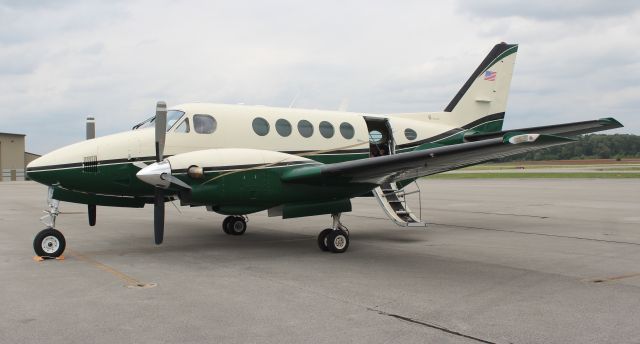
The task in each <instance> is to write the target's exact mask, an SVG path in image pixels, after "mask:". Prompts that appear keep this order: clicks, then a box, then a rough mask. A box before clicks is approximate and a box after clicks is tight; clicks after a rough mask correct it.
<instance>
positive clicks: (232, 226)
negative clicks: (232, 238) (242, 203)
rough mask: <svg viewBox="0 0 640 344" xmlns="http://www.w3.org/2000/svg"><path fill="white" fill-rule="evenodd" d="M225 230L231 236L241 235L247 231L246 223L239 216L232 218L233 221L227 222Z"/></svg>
mask: <svg viewBox="0 0 640 344" xmlns="http://www.w3.org/2000/svg"><path fill="white" fill-rule="evenodd" d="M227 230H228V231H229V234H231V235H242V234H244V232H246V231H247V222H246V221H245V220H244V218H242V217H240V216H234V217H233V220H231V221H229V224H228V225H227Z"/></svg>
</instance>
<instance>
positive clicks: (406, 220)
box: [364, 117, 426, 227]
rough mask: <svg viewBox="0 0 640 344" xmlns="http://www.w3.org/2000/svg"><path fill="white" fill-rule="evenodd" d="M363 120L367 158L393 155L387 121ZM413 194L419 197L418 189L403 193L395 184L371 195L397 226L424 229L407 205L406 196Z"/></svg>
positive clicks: (392, 144)
mask: <svg viewBox="0 0 640 344" xmlns="http://www.w3.org/2000/svg"><path fill="white" fill-rule="evenodd" d="M364 119H365V121H366V122H367V130H369V156H370V157H379V156H385V155H392V154H395V152H396V149H395V148H396V147H395V141H394V140H393V130H392V128H391V126H390V124H389V121H388V119H387V118H379V117H365V118H364ZM416 186H417V184H416ZM414 193H417V194H418V197H420V188H418V189H417V190H416V191H412V192H405V191H404V189H398V185H397V184H396V183H384V184H382V185H381V186H379V187H377V188H375V189H374V190H373V195H374V196H375V198H376V199H377V200H378V203H380V207H382V209H383V210H384V212H385V213H386V214H387V216H388V217H389V219H391V220H392V221H393V222H395V223H396V224H397V225H398V226H401V227H424V226H426V224H425V223H424V222H422V221H421V220H420V218H419V217H418V216H416V215H415V214H414V213H413V212H412V211H411V209H409V206H408V205H407V199H406V196H407V195H410V194H414Z"/></svg>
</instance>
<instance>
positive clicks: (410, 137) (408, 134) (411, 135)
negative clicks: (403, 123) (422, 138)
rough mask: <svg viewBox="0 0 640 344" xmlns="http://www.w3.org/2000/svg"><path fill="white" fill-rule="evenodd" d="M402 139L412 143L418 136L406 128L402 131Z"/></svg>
mask: <svg viewBox="0 0 640 344" xmlns="http://www.w3.org/2000/svg"><path fill="white" fill-rule="evenodd" d="M404 137H406V138H407V140H409V141H413V140H415V139H416V138H417V137H418V134H417V133H416V131H415V130H413V129H410V128H407V129H405V130H404Z"/></svg>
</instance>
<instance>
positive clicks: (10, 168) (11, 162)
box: [0, 133, 39, 181]
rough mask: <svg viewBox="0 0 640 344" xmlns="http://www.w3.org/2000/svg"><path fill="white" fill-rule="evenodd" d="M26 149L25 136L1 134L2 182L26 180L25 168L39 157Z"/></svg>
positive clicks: (0, 167) (0, 159)
mask: <svg viewBox="0 0 640 344" xmlns="http://www.w3.org/2000/svg"><path fill="white" fill-rule="evenodd" d="M24 149H25V135H24V134H11V133H0V172H1V173H0V181H11V180H24V179H25V174H24V170H25V167H26V166H27V164H28V163H30V162H31V161H33V160H35V159H36V158H38V157H39V155H37V154H33V153H28V152H25V151H24Z"/></svg>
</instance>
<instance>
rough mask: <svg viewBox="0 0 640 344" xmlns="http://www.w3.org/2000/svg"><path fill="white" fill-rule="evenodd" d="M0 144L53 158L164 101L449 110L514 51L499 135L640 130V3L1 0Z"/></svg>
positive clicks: (388, 110) (120, 126) (631, 0)
mask: <svg viewBox="0 0 640 344" xmlns="http://www.w3.org/2000/svg"><path fill="white" fill-rule="evenodd" d="M0 23H1V24H0V108H1V110H0V119H1V122H0V132H16V133H23V134H27V150H28V151H32V152H35V153H46V152H48V151H50V150H52V149H54V148H58V147H61V146H64V145H66V144H69V143H72V142H75V141H78V140H82V139H83V138H84V119H85V117H86V116H87V115H94V116H95V117H96V119H97V133H98V135H106V134H110V133H114V132H118V131H123V130H128V129H129V128H131V126H132V125H133V124H135V123H136V122H139V121H141V120H143V119H145V118H147V117H150V116H152V115H153V113H154V108H155V102H156V101H157V100H165V101H166V102H167V103H168V104H169V106H171V105H172V104H179V103H186V102H194V101H197V102H216V103H231V104H235V103H245V104H262V105H272V106H288V105H289V104H290V103H291V101H292V100H293V99H294V98H295V97H296V95H299V96H298V98H297V102H296V105H295V106H296V107H300V108H318V109H331V110H335V109H337V108H338V107H339V106H340V104H341V102H342V101H343V99H348V101H349V108H348V109H349V110H351V111H361V112H369V113H393V112H410V111H440V110H442V109H443V108H444V107H445V106H446V104H447V103H448V102H449V101H450V100H451V98H452V97H453V95H454V94H455V93H456V92H457V90H458V89H459V88H460V86H462V84H463V83H464V81H465V80H466V79H467V78H468V77H469V75H470V73H471V72H472V71H473V70H474V69H475V67H476V66H477V65H478V64H479V63H480V61H481V60H482V58H483V57H484V56H485V55H486V54H487V52H488V51H489V50H490V49H491V47H492V46H493V45H494V44H496V43H498V42H501V41H505V42H508V43H519V44H520V48H519V50H518V57H517V61H516V68H515V75H514V79H513V82H512V91H511V94H510V97H509V106H508V109H507V116H506V123H505V128H518V127H523V126H532V125H544V124H553V123H562V122H569V121H578V120H587V119H596V118H600V117H605V116H610V115H613V116H615V117H616V118H617V119H618V120H620V121H621V122H622V123H623V124H624V125H625V126H626V127H625V128H622V129H619V130H617V131H613V132H620V133H635V134H640V111H639V110H640V39H639V38H638V37H640V1H637V0H628V1H626V0H616V1H604V0H601V1H596V0H565V1H558V0H553V1H549V0H536V1H505V0H483V1H472V0H459V1H425V0H420V1H397V0H396V1H372V0H367V1H332V0H323V1H314V2H310V1H242V0H234V1H158V0H153V1H151V0H149V1H133V0H131V1H129V0H127V1H116V0H110V1H90V0H75V1H53V0H51V1H45V0H42V1H35V0H34V1H31V0H16V1H11V0H0Z"/></svg>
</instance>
